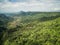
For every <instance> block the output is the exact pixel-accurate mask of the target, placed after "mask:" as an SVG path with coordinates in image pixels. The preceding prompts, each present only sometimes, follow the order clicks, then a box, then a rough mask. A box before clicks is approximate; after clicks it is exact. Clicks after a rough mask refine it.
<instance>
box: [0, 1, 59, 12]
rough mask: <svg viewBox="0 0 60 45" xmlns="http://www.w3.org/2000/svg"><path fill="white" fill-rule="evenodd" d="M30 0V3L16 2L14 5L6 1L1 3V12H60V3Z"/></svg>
mask: <svg viewBox="0 0 60 45" xmlns="http://www.w3.org/2000/svg"><path fill="white" fill-rule="evenodd" d="M26 1H27V0H26ZM41 1H43V0H29V1H28V2H20V3H19V2H16V3H12V2H9V1H7V0H6V2H2V3H0V12H19V11H22V10H23V11H59V10H60V6H59V5H60V3H51V2H52V0H51V2H49V3H48V2H46V1H47V0H45V1H43V2H41Z"/></svg>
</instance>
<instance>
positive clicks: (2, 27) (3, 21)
mask: <svg viewBox="0 0 60 45" xmlns="http://www.w3.org/2000/svg"><path fill="white" fill-rule="evenodd" d="M10 21H11V18H10V17H7V16H6V15H5V14H0V45H2V37H3V34H4V32H5V31H6V30H7V23H8V22H10Z"/></svg>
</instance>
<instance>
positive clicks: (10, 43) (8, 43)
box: [1, 12, 60, 45]
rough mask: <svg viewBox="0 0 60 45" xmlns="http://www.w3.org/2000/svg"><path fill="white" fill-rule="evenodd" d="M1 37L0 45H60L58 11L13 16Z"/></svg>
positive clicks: (59, 18) (59, 14) (59, 15)
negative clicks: (0, 44)
mask: <svg viewBox="0 0 60 45" xmlns="http://www.w3.org/2000/svg"><path fill="white" fill-rule="evenodd" d="M1 39H3V40H2V45H60V13H59V12H38V13H37V12H36V13H34V14H31V13H29V15H19V16H14V20H13V21H10V22H8V23H7V30H6V31H5V32H4V34H3V36H2V38H1Z"/></svg>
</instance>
